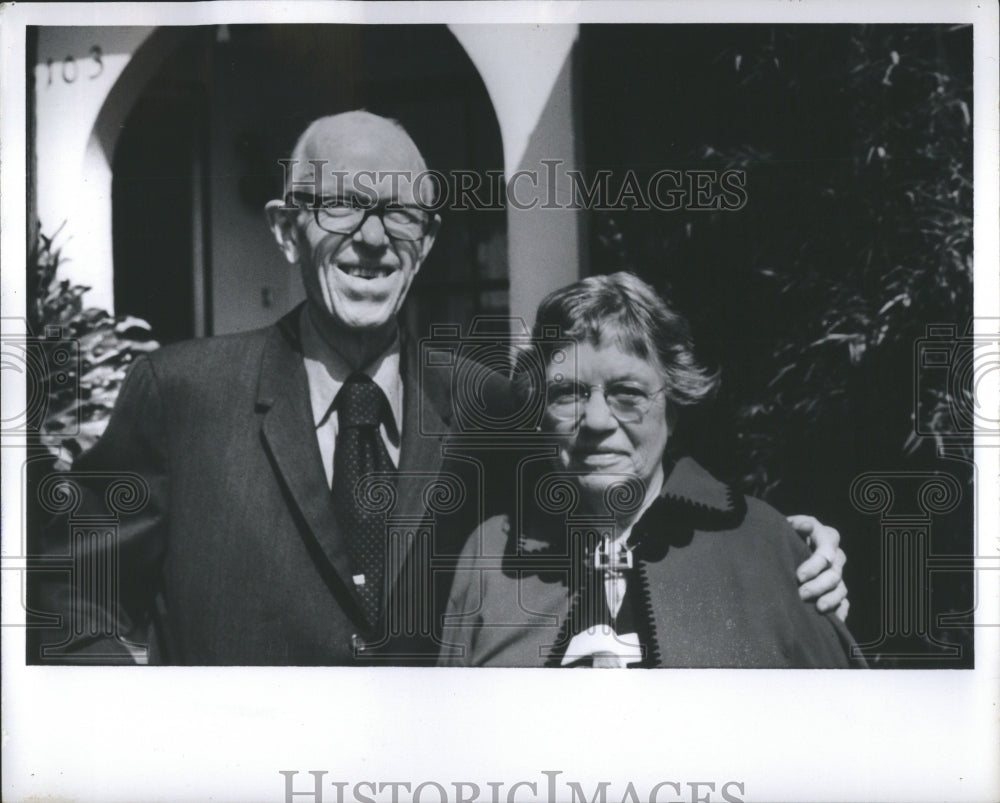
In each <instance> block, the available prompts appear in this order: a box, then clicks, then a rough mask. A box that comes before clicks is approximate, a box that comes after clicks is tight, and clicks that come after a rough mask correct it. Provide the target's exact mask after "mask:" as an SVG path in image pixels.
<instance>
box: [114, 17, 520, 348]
mask: <svg viewBox="0 0 1000 803" xmlns="http://www.w3.org/2000/svg"><path fill="white" fill-rule="evenodd" d="M160 30H164V29H160ZM169 30H171V31H173V32H174V34H173V35H177V34H176V31H177V29H169ZM159 33H160V31H157V34H159ZM157 34H154V36H155V35H157ZM179 38H180V40H181V41H179V42H178V43H177V44H176V45H174V48H173V51H172V53H171V55H170V56H169V57H167V58H166V59H165V60H164V61H163V63H162V64H161V66H160V67H159V69H158V70H157V71H156V72H155V74H154V75H153V76H152V77H151V78H150V79H149V80H148V81H146V82H145V84H144V85H143V87H142V89H141V91H139V93H138V94H137V95H136V96H135V100H134V101H133V103H132V105H131V108H130V110H129V112H128V116H127V117H126V119H125V121H124V125H123V126H122V127H121V134H120V136H119V137H118V139H117V144H116V147H115V148H114V156H113V159H112V171H113V185H112V198H113V237H114V263H115V270H114V273H115V278H114V291H115V308H116V311H118V312H124V313H131V314H135V315H139V316H140V317H145V318H147V319H148V320H150V322H151V323H152V324H153V326H154V332H155V333H156V335H157V337H158V338H159V339H160V340H161V341H162V342H171V341H173V340H178V339H182V338H185V337H190V336H194V335H202V334H219V333H225V332H232V331H239V330H244V329H249V328H253V327H256V326H260V325H264V324H267V323H270V322H272V321H273V320H275V319H276V318H277V317H278V316H279V315H280V314H282V313H283V312H284V311H286V310H287V309H289V308H291V307H292V306H293V305H294V304H295V303H297V302H298V301H299V300H300V299H301V298H302V291H301V288H300V282H299V278H298V276H296V275H295V274H294V272H293V271H290V270H289V268H288V266H287V264H286V263H285V262H284V260H283V259H282V258H281V256H280V255H279V254H278V252H277V249H276V248H275V247H274V245H273V243H272V241H271V239H270V233H269V232H268V231H267V229H266V227H265V225H264V218H263V211H262V210H263V206H264V203H265V202H266V201H267V200H269V199H270V198H273V197H278V196H279V195H280V187H281V180H282V173H281V166H280V164H279V162H278V160H279V159H281V158H283V157H285V156H287V154H288V153H289V151H290V150H291V147H292V145H293V143H294V141H295V139H296V137H297V136H298V134H299V133H300V132H301V131H302V129H303V128H304V127H305V126H306V125H307V124H308V122H309V121H310V120H312V119H314V118H316V117H319V116H321V115H325V114H333V113H336V112H339V111H344V110H347V109H352V108H366V109H368V110H369V111H372V112H375V113H378V114H383V115H386V116H389V117H393V118H395V119H397V120H399V121H400V122H401V123H402V124H403V125H404V126H405V127H406V128H407V130H408V131H409V132H410V133H411V135H412V136H413V138H414V139H415V140H416V142H417V144H418V146H419V147H420V149H421V150H422V152H423V153H424V155H425V157H426V158H427V162H428V165H429V166H430V167H431V168H433V169H436V170H440V171H442V172H444V173H446V174H448V173H451V172H452V171H455V170H472V171H476V172H477V173H479V174H481V175H482V174H485V172H486V171H488V170H497V171H499V170H501V169H502V168H503V154H502V146H501V140H500V131H499V126H498V123H497V119H496V115H495V113H494V111H493V107H492V105H491V103H490V100H489V97H488V95H487V93H486V90H485V88H484V86H483V83H482V81H481V79H480V77H479V74H478V72H477V71H476V69H475V67H474V66H473V65H472V63H471V62H470V61H469V59H468V57H467V55H466V54H465V51H464V50H463V49H462V47H461V46H460V45H459V43H458V42H457V41H456V40H455V38H454V36H453V35H452V34H451V33H450V32H449V31H448V29H447V28H446V27H445V26H443V25H440V26H438V25H428V26H352V25H241V26H221V27H219V26H212V27H200V28H188V29H183V32H182V33H181V35H180V37H179ZM125 77H126V76H123V79H124V78H125ZM483 181H484V184H486V183H487V179H485V178H484V180H483ZM501 197H502V196H501ZM442 217H443V218H444V224H443V226H442V231H441V235H440V236H439V238H438V241H437V243H436V245H435V247H434V250H433V251H432V253H431V255H430V257H429V258H428V260H427V263H426V264H425V266H424V268H423V270H422V271H421V274H420V275H419V277H418V279H417V281H416V282H415V284H414V286H413V288H412V290H411V297H410V301H409V302H408V304H407V306H406V309H405V316H406V319H407V324H408V325H409V326H410V327H411V328H412V329H413V330H414V331H415V332H417V333H420V334H422V333H424V332H426V331H428V329H429V327H430V325H432V324H434V323H439V322H440V323H445V322H446V323H452V324H455V323H457V324H459V325H461V326H462V327H463V329H464V328H465V327H466V326H467V324H468V322H469V321H470V320H471V318H472V317H473V316H475V315H477V314H500V315H502V314H506V312H507V308H508V278H507V277H508V272H507V257H506V223H505V220H506V219H505V212H504V210H503V208H502V206H501V205H497V207H496V208H495V209H493V210H492V211H477V210H472V209H467V210H463V209H456V208H452V207H449V208H445V209H443V210H442Z"/></svg>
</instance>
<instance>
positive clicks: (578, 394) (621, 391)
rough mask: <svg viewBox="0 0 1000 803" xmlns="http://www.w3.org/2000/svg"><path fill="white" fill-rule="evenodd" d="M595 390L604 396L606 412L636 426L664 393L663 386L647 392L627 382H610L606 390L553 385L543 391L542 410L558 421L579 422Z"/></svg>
mask: <svg viewBox="0 0 1000 803" xmlns="http://www.w3.org/2000/svg"><path fill="white" fill-rule="evenodd" d="M595 390H596V391H599V392H600V393H601V394H602V395H603V396H604V403H605V404H607V405H608V410H610V411H611V415H613V416H614V417H615V418H616V419H617V420H618V421H619V422H620V423H622V424H637V423H638V422H640V421H642V419H643V418H644V417H645V415H646V413H648V412H649V410H650V408H651V407H652V406H653V399H655V398H656V397H657V396H658V395H660V394H661V393H663V391H664V390H666V385H664V386H663V387H660V388H657V389H656V390H647V389H646V388H643V387H639V386H638V385H633V384H631V383H628V382H614V383H612V384H610V385H608V386H606V387H605V386H604V385H585V384H583V383H581V382H555V383H552V384H550V385H547V386H546V388H545V409H546V411H547V412H548V413H549V415H551V416H552V417H553V418H555V419H557V420H558V421H571V422H573V423H576V422H579V421H580V419H581V418H583V413H584V410H585V409H586V407H587V402H588V401H590V395H591V393H593V392H594V391H595Z"/></svg>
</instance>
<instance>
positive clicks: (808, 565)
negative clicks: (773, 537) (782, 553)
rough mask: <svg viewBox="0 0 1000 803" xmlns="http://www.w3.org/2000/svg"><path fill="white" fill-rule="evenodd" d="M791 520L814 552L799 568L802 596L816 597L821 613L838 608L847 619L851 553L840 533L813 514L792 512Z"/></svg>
mask: <svg viewBox="0 0 1000 803" xmlns="http://www.w3.org/2000/svg"><path fill="white" fill-rule="evenodd" d="M788 523H789V524H791V525H792V527H793V528H794V529H795V532H797V533H798V534H799V536H801V537H802V538H803V539H804V540H805V542H806V544H808V545H809V548H810V549H811V550H812V552H813V554H812V555H811V556H810V557H809V559H808V560H807V561H805V562H804V563H803V564H801V565H800V566H799V567H798V568H797V569H796V570H795V575H796V577H797V578H798V581H799V596H800V597H802V599H804V600H806V601H810V602H811V601H815V603H816V608H817V610H819V611H820V612H821V613H826V612H828V611H835V612H836V614H837V618H839V619H840V621H842V622H844V621H846V620H847V612H848V610H850V607H851V602H850V600H848V599H847V586H846V585H844V578H843V572H844V564H845V563H847V555H845V554H844V550H842V549H841V548H840V533H839V532H837V531H836V530H835V529H834V528H833V527H827V526H826V525H825V524H823V523H822V522H820V521H819V520H817V519H816V518H814V517H813V516H789V517H788Z"/></svg>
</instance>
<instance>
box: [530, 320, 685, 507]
mask: <svg viewBox="0 0 1000 803" xmlns="http://www.w3.org/2000/svg"><path fill="white" fill-rule="evenodd" d="M545 378H546V390H547V398H548V401H547V406H546V414H545V418H544V422H545V423H544V428H545V430H546V431H547V432H551V433H554V434H555V435H557V437H558V441H559V460H560V462H561V463H562V465H563V467H564V468H566V469H567V470H569V471H572V472H574V473H577V472H579V476H578V477H577V480H578V482H579V484H580V486H581V489H582V490H583V491H584V493H585V494H587V495H588V496H591V498H594V497H598V496H599V495H603V493H604V491H605V490H606V489H607V488H608V486H609V485H611V484H613V483H615V482H620V481H621V480H622V479H623V477H622V475H623V474H624V475H628V476H631V477H635V478H637V479H639V480H640V481H641V482H642V483H643V484H644V486H645V488H646V489H647V492H648V491H649V489H650V488H651V486H653V485H654V484H655V485H656V486H657V487H659V484H660V482H661V481H662V479H663V452H664V450H665V449H666V447H667V438H668V436H669V434H670V432H669V430H670V427H669V425H668V421H667V402H666V399H665V398H664V394H663V392H662V390H663V383H664V376H663V373H662V371H661V370H660V368H659V366H658V365H657V364H656V363H655V361H654V362H651V361H649V360H647V359H645V358H643V357H638V356H636V355H635V354H632V353H630V352H625V351H622V350H621V348H620V347H619V346H618V344H617V343H615V342H614V341H610V342H609V341H608V339H607V338H605V339H604V340H602V342H601V343H600V344H599V345H598V346H594V345H592V344H591V343H577V344H576V346H575V348H571V349H569V351H568V353H567V354H566V359H564V360H562V361H561V362H560V363H558V364H557V363H555V362H550V363H549V365H548V366H547V367H546V371H545ZM598 385H599V386H600V387H594V386H598ZM574 387H575V388H576V389H578V390H580V391H582V393H583V396H584V400H583V401H582V404H581V406H579V407H577V408H576V411H575V415H574V414H573V413H572V412H568V410H567V409H566V408H565V407H564V408H563V409H562V410H560V409H559V404H558V403H557V402H556V401H555V400H556V399H558V398H560V396H559V395H558V394H565V393H566V392H567V391H572V389H573V388H574ZM588 388H589V391H590V392H589V398H588V397H587V389H588ZM602 388H603V392H602ZM605 394H607V396H610V397H613V398H614V397H617V398H618V399H620V400H621V401H622V402H623V403H626V404H634V403H635V400H636V399H638V400H639V405H638V406H639V407H640V408H642V407H647V409H646V411H645V413H643V414H642V415H641V416H639V419H638V420H632V421H626V422H622V421H620V420H619V419H618V418H616V417H615V415H614V413H613V411H612V409H611V408H610V407H609V406H608V402H607V398H606V396H605ZM643 396H646V397H648V403H647V404H644V403H642V398H643ZM562 398H566V396H563V397H562ZM613 404H614V402H613ZM620 406H621V405H620ZM569 409H572V408H569ZM567 416H568V417H567ZM622 417H624V418H626V419H628V418H635V417H636V413H635V411H633V412H632V413H631V414H628V413H626V414H624V415H622Z"/></svg>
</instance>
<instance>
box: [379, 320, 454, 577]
mask: <svg viewBox="0 0 1000 803" xmlns="http://www.w3.org/2000/svg"><path fill="white" fill-rule="evenodd" d="M400 367H401V369H402V370H401V373H402V376H403V393H404V396H403V432H402V442H401V444H400V452H399V475H398V478H397V483H396V495H397V503H396V506H395V508H394V509H393V511H392V513H391V514H390V516H391V518H392V519H395V520H399V521H400V522H402V521H407V522H414V523H415V522H417V521H419V520H422V519H424V518H426V517H427V515H428V511H427V507H426V505H425V504H424V498H425V497H424V490H425V489H426V488H427V486H428V485H429V484H430V483H432V482H434V480H435V479H436V478H437V476H438V473H439V472H440V470H441V464H442V462H443V460H444V456H443V454H442V445H443V442H444V433H446V432H448V431H449V429H450V421H451V404H450V393H449V389H448V388H447V387H445V386H444V385H443V383H441V382H440V381H435V380H436V377H427V376H422V375H421V372H420V366H419V355H418V353H417V347H416V344H415V343H413V342H412V340H411V339H410V338H408V337H406V336H405V335H404V336H403V343H402V360H401V366H400ZM406 529H411V528H406ZM412 545H413V544H412V540H411V539H407V540H406V542H405V543H404V544H402V545H401V547H402V548H401V549H399V550H398V551H396V552H395V554H396V555H398V558H399V559H398V561H397V560H392V562H391V563H390V565H389V567H388V568H389V571H388V572H387V575H386V582H387V583H389V587H390V588H391V587H392V584H394V583H395V582H396V579H397V578H398V577H399V573H400V571H401V569H402V567H403V564H404V563H405V560H406V557H407V555H408V554H409V551H410V548H411V547H412ZM393 554H394V550H390V555H393Z"/></svg>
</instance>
